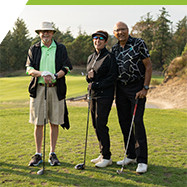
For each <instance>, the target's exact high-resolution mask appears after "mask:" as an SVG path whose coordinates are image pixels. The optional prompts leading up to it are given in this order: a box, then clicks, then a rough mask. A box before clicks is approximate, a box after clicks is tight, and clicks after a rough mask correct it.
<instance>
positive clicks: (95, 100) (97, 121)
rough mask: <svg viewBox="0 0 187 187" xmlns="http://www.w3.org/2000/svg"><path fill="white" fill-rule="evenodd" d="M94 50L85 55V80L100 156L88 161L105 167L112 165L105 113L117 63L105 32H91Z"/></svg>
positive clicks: (110, 96) (109, 104)
mask: <svg viewBox="0 0 187 187" xmlns="http://www.w3.org/2000/svg"><path fill="white" fill-rule="evenodd" d="M92 38H93V45H94V47H95V52H94V53H93V54H91V55H90V56H89V57H88V61H87V82H88V89H89V90H90V93H91V116H92V124H93V127H94V129H95V132H96V135H97V138H98V141H99V147H100V155H99V157H98V158H96V159H93V160H91V162H92V163H94V164H95V166H96V167H106V166H108V165H111V164H112V160H111V152H110V137H109V128H108V127H107V122H108V116H109V113H110V110H111V106H112V103H113V99H114V87H115V80H116V78H117V64H116V62H115V56H114V55H112V54H111V53H110V52H109V51H108V50H107V49H106V47H105V46H106V44H107V40H108V33H107V32H105V31H102V30H99V31H97V32H95V33H94V34H92Z"/></svg>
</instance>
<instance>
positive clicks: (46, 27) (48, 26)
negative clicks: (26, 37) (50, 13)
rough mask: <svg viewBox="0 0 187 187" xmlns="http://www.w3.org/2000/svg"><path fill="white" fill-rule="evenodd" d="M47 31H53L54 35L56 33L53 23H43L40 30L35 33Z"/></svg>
mask: <svg viewBox="0 0 187 187" xmlns="http://www.w3.org/2000/svg"><path fill="white" fill-rule="evenodd" d="M45 30H48V31H53V32H54V33H55V32H56V31H55V29H54V28H53V24H52V23H51V22H42V23H41V27H40V29H37V30H35V32H36V33H37V34H39V32H40V31H45Z"/></svg>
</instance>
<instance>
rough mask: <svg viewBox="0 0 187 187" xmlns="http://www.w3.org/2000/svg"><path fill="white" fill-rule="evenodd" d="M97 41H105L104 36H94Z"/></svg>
mask: <svg viewBox="0 0 187 187" xmlns="http://www.w3.org/2000/svg"><path fill="white" fill-rule="evenodd" d="M97 39H99V40H104V38H103V37H102V36H94V37H93V40H97Z"/></svg>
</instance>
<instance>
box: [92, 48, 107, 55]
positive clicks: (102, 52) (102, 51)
mask: <svg viewBox="0 0 187 187" xmlns="http://www.w3.org/2000/svg"><path fill="white" fill-rule="evenodd" d="M106 51H107V49H106V47H104V48H103V49H101V50H100V51H99V54H97V51H96V50H95V55H102V54H104V53H105V52H106Z"/></svg>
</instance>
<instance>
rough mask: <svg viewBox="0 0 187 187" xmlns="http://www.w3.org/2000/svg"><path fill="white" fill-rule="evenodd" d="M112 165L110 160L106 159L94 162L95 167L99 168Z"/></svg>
mask: <svg viewBox="0 0 187 187" xmlns="http://www.w3.org/2000/svg"><path fill="white" fill-rule="evenodd" d="M109 165H112V160H111V159H110V160H108V159H102V160H101V161H100V162H98V163H97V164H95V166H96V167H99V168H104V167H106V166H109Z"/></svg>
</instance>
